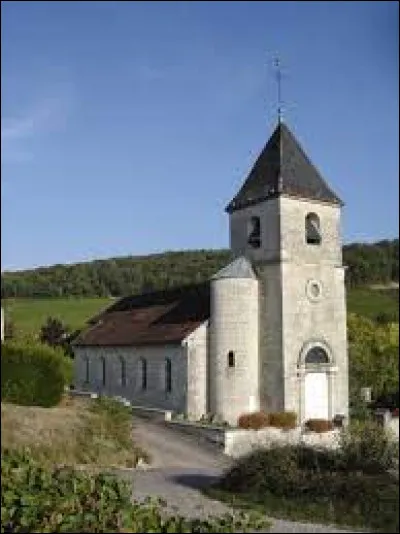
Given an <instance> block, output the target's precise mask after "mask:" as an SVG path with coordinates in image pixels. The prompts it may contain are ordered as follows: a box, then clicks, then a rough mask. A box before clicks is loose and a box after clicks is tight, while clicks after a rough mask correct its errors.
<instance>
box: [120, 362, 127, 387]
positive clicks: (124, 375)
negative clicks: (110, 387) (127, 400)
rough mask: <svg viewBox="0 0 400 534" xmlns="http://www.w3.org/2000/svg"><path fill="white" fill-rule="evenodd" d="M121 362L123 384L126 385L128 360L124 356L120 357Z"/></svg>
mask: <svg viewBox="0 0 400 534" xmlns="http://www.w3.org/2000/svg"><path fill="white" fill-rule="evenodd" d="M119 364H120V369H121V386H122V387H125V386H126V362H125V360H124V358H122V356H120V358H119Z"/></svg>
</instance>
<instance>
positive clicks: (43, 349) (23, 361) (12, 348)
mask: <svg viewBox="0 0 400 534" xmlns="http://www.w3.org/2000/svg"><path fill="white" fill-rule="evenodd" d="M71 378H72V365H71V362H70V360H69V359H67V358H66V357H65V356H64V354H63V353H62V351H61V350H60V349H54V348H51V347H48V346H46V345H39V344H23V343H17V342H11V341H10V342H5V343H3V345H2V349H1V400H2V401H4V402H12V403H15V404H22V405H25V406H44V407H49V406H55V405H56V404H58V403H59V402H60V400H61V398H62V395H63V392H64V389H65V386H66V385H67V384H68V383H69V381H70V380H71Z"/></svg>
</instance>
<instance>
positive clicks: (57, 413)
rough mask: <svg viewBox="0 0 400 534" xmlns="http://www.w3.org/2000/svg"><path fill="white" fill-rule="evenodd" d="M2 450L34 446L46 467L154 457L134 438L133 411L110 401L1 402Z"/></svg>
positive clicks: (125, 463)
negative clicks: (50, 404)
mask: <svg viewBox="0 0 400 534" xmlns="http://www.w3.org/2000/svg"><path fill="white" fill-rule="evenodd" d="M1 448H2V451H3V449H4V450H8V451H16V452H21V451H23V450H25V449H29V450H30V454H31V456H32V458H33V459H35V460H37V461H40V462H41V463H42V464H43V465H47V466H51V465H70V466H76V465H89V466H92V467H94V468H101V467H103V468H104V467H128V468H130V467H134V466H135V465H136V464H137V462H138V461H139V459H143V460H145V461H146V462H149V461H150V458H149V455H148V454H147V453H146V451H144V450H142V449H141V448H140V446H138V445H135V443H134V439H132V415H131V413H130V410H129V409H128V408H126V407H125V406H122V405H121V404H120V403H118V402H116V401H113V400H110V399H105V398H104V399H96V400H90V401H89V400H85V399H76V398H74V399H71V398H69V397H67V396H66V397H65V398H64V400H63V402H62V403H61V404H60V405H59V406H56V407H53V408H42V407H36V406H17V405H13V404H4V403H2V406H1Z"/></svg>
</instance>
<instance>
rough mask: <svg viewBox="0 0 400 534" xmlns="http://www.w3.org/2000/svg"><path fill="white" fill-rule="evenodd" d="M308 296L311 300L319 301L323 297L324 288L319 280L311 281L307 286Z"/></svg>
mask: <svg viewBox="0 0 400 534" xmlns="http://www.w3.org/2000/svg"><path fill="white" fill-rule="evenodd" d="M306 294H307V297H308V298H309V300H311V301H317V300H319V299H320V298H321V296H322V286H321V284H320V282H318V281H317V280H309V281H308V282H307V286H306Z"/></svg>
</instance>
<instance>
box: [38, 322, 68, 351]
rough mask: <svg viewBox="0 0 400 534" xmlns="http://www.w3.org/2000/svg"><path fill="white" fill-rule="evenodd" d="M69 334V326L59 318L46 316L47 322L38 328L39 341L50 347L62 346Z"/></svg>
mask: <svg viewBox="0 0 400 534" xmlns="http://www.w3.org/2000/svg"><path fill="white" fill-rule="evenodd" d="M68 336H69V328H68V327H67V326H64V325H63V324H62V322H61V321H60V320H59V319H56V318H54V317H48V318H47V322H46V323H45V324H44V325H43V326H42V328H41V329H40V336H39V337H40V341H41V342H42V343H46V344H47V345H50V346H51V347H59V346H64V344H65V342H66V341H67V339H68Z"/></svg>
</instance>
